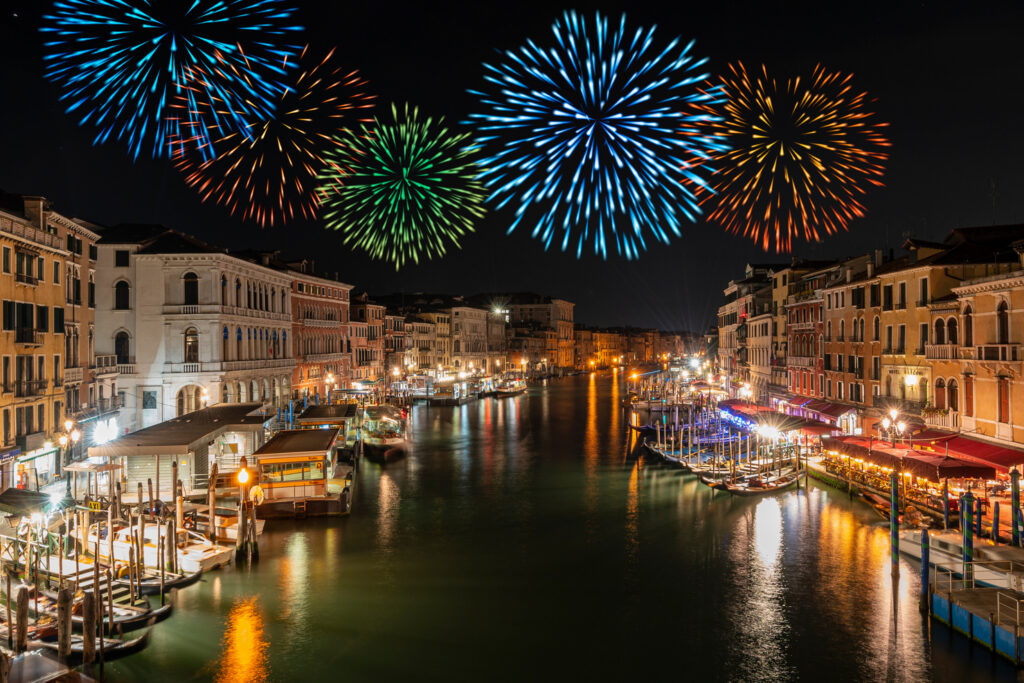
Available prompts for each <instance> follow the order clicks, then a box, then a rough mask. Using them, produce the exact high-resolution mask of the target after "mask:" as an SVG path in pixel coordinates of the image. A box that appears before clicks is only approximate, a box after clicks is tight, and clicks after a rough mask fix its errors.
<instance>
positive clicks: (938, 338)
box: [932, 318, 946, 344]
mask: <svg viewBox="0 0 1024 683" xmlns="http://www.w3.org/2000/svg"><path fill="white" fill-rule="evenodd" d="M932 341H933V343H935V344H945V343H946V321H945V320H943V319H942V318H939V319H938V320H936V321H935V338H934V339H933V340H932Z"/></svg>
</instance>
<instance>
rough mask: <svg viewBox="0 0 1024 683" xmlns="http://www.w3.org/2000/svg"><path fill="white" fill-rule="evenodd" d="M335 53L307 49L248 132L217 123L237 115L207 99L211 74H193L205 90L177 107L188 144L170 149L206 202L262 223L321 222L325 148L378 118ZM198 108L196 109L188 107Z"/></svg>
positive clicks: (355, 77) (357, 79)
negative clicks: (319, 185) (318, 54)
mask: <svg viewBox="0 0 1024 683" xmlns="http://www.w3.org/2000/svg"><path fill="white" fill-rule="evenodd" d="M333 56H334V50H331V51H330V52H329V53H328V54H327V55H326V56H325V57H323V58H322V59H321V60H319V61H315V60H313V59H311V58H310V57H309V53H308V48H307V49H306V50H303V51H302V54H301V55H300V57H299V64H298V68H297V69H295V70H294V71H293V74H294V75H295V78H294V83H292V84H291V85H290V86H289V87H288V89H287V90H285V92H284V93H283V94H282V95H281V97H280V98H279V100H278V101H277V102H276V103H275V107H274V109H273V111H271V112H268V113H267V114H265V115H263V116H262V117H260V118H258V119H254V120H253V122H252V123H250V124H247V125H246V127H245V128H244V129H243V130H236V129H234V128H233V127H229V128H228V129H227V130H225V131H223V132H222V131H221V130H220V129H219V128H218V126H217V124H216V121H218V120H225V119H230V118H232V117H233V114H232V113H231V112H228V111H224V110H223V107H224V106H225V105H226V103H224V102H216V103H210V102H207V101H204V98H203V97H202V94H203V93H204V92H208V90H207V88H205V86H204V85H202V84H203V83H204V81H205V80H206V79H205V74H196V75H195V77H194V78H193V82H195V83H199V84H200V85H199V86H198V88H197V90H198V91H199V92H198V93H197V94H196V95H195V96H194V97H184V98H180V99H179V100H178V101H177V102H176V105H175V106H176V109H177V110H179V111H187V112H188V113H187V115H185V116H182V124H181V128H182V131H183V133H184V135H185V139H184V140H182V142H181V144H177V143H176V142H175V143H174V144H173V145H172V146H173V147H174V150H175V151H174V154H173V156H172V160H173V162H174V165H175V166H176V167H177V168H178V170H180V171H182V173H183V174H184V177H185V182H186V183H188V184H189V185H190V186H191V187H193V188H194V189H195V190H197V191H198V192H199V194H200V196H201V197H202V199H203V201H213V202H216V203H218V204H221V205H223V206H226V207H227V208H228V209H229V210H230V211H231V214H232V215H233V216H238V217H240V218H242V219H243V220H249V221H254V222H256V223H259V224H260V225H262V226H274V225H281V224H284V223H287V222H289V221H291V220H293V219H295V218H304V219H308V220H311V219H313V218H315V217H316V213H317V194H316V176H317V173H319V171H320V169H321V168H322V167H323V165H324V164H325V163H326V162H325V157H324V151H325V150H326V149H328V148H330V147H332V146H334V145H336V144H338V142H337V139H336V137H335V136H336V135H337V134H338V133H339V132H340V131H342V130H343V129H344V128H345V127H347V126H349V125H356V124H358V123H359V122H368V121H370V120H372V119H369V118H362V117H365V116H366V115H367V113H368V110H369V109H371V108H372V107H373V101H374V96H372V95H367V94H366V93H365V92H364V88H365V86H366V81H365V80H364V79H363V78H362V77H361V76H360V75H359V73H358V72H356V71H345V70H343V69H342V68H341V67H340V66H338V65H336V64H335V63H334V59H333ZM226 69H227V67H225V69H221V71H224V70H226ZM197 103H198V105H197ZM193 106H198V109H189V108H190V107H193ZM190 122H191V123H190ZM190 129H191V131H190Z"/></svg>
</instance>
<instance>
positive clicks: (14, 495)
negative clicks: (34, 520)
mask: <svg viewBox="0 0 1024 683" xmlns="http://www.w3.org/2000/svg"><path fill="white" fill-rule="evenodd" d="M49 504H50V496H48V495H46V494H45V493H39V492H38V491H26V490H25V489H14V488H11V489H4V491H3V493H0V512H6V513H7V514H9V515H26V514H29V513H32V512H36V511H38V510H42V509H43V508H44V507H46V506H47V505H49Z"/></svg>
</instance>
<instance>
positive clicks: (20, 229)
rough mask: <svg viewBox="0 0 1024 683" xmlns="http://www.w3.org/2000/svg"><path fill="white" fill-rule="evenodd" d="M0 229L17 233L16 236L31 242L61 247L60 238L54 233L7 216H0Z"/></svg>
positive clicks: (13, 233)
mask: <svg viewBox="0 0 1024 683" xmlns="http://www.w3.org/2000/svg"><path fill="white" fill-rule="evenodd" d="M0 231H2V232H6V233H8V234H11V235H17V236H18V237H24V238H26V239H28V240H30V241H32V242H36V243H37V244H43V245H46V246H48V247H52V248H54V249H60V248H61V241H60V238H59V237H57V236H56V235H51V234H50V233H48V232H44V231H42V230H39V229H38V228H35V227H33V226H31V225H26V224H24V223H19V222H17V221H14V220H11V219H9V218H0Z"/></svg>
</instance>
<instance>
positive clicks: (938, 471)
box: [825, 436, 996, 482]
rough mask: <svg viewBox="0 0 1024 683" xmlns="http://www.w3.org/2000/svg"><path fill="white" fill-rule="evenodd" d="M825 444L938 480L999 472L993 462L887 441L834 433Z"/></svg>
mask: <svg viewBox="0 0 1024 683" xmlns="http://www.w3.org/2000/svg"><path fill="white" fill-rule="evenodd" d="M825 448H827V449H829V450H833V451H835V452H837V453H841V454H843V455H847V456H849V457H851V458H861V459H862V460H865V461H867V462H870V463H873V464H875V465H878V466H880V467H888V468H890V469H893V470H903V471H904V472H910V473H911V474H913V475H914V476H917V477H922V478H924V479H928V480H929V481H934V482H938V481H942V480H943V479H991V478H992V477H994V476H995V473H996V472H995V468H994V467H992V466H990V465H984V464H981V463H976V462H971V461H968V460H964V459H961V458H955V457H946V456H945V455H934V454H932V453H926V452H921V451H917V450H912V449H909V448H900V447H897V448H891V447H889V446H888V445H887V444H885V442H879V441H874V440H869V439H864V438H861V437H853V436H840V437H832V438H830V439H828V441H827V442H825Z"/></svg>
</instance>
